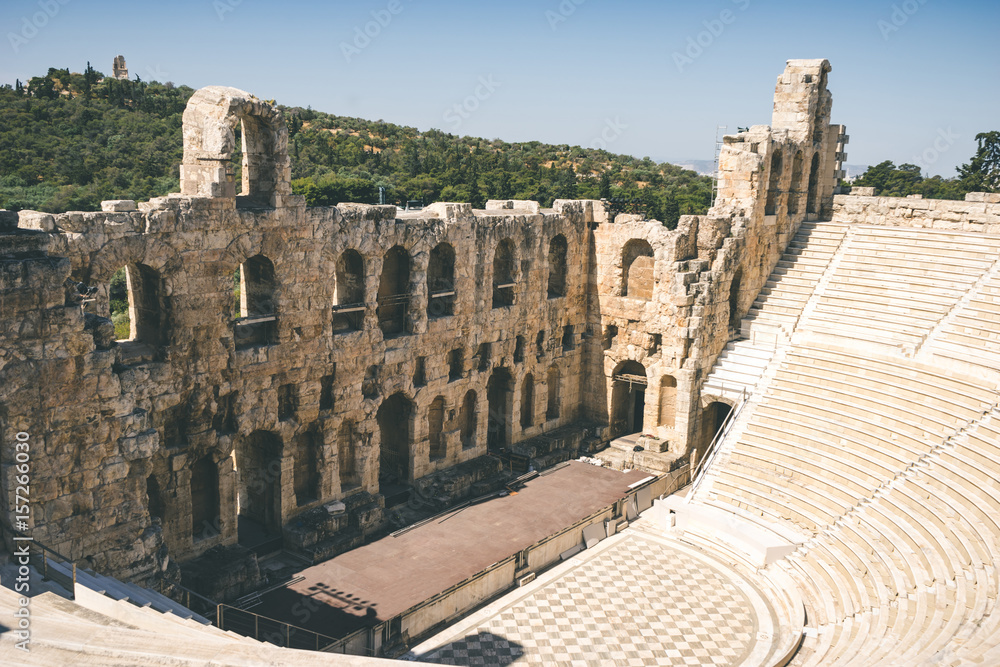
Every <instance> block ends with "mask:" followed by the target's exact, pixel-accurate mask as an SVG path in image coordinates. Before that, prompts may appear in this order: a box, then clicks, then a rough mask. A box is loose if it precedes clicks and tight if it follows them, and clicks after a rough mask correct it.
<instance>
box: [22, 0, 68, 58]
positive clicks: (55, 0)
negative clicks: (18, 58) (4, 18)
mask: <svg viewBox="0 0 1000 667" xmlns="http://www.w3.org/2000/svg"><path fill="white" fill-rule="evenodd" d="M69 2H70V0H38V7H39V9H40V10H41V11H37V12H35V13H34V14H32V15H31V16H30V17H29V16H22V17H21V29H20V30H19V31H18V32H8V33H7V39H8V41H10V48H12V49H14V53H17V52H18V51H20V50H21V47H22V46H24V45H26V44H27V43H28V42H29V41H31V40H32V39H34V38H35V37H36V36H37V35H38V31H39V30H41V29H42V28H44V27H45V26H47V25H48V24H49V21H51V20H52V19H53V18H55V16H56V14H58V13H59V10H60V9H62V8H63V7H64V6H66V5H68V4H69Z"/></svg>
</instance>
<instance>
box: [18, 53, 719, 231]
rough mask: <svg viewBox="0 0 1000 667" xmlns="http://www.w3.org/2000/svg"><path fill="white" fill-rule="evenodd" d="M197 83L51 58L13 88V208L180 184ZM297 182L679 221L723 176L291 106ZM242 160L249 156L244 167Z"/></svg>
mask: <svg viewBox="0 0 1000 667" xmlns="http://www.w3.org/2000/svg"><path fill="white" fill-rule="evenodd" d="M193 92H194V91H193V90H192V89H191V88H188V87H186V86H174V85H173V84H172V83H164V84H161V83H157V82H151V83H146V82H143V81H140V80H139V78H138V77H136V80H134V81H118V80H115V79H113V78H109V79H106V78H104V76H103V75H102V74H101V73H100V72H96V71H94V70H93V69H92V68H90V66H89V64H88V66H87V69H86V70H85V71H84V73H83V74H75V73H70V71H69V70H67V69H50V70H49V71H48V73H47V74H46V75H45V76H41V77H35V78H32V79H31V80H30V81H28V82H27V84H22V83H21V82H16V83H15V85H13V86H10V85H8V86H4V87H3V88H0V117H2V118H3V119H4V122H3V123H2V124H0V208H8V209H35V210H42V211H50V212H62V211H67V210H97V209H99V207H100V202H101V201H102V200H104V199H136V200H144V199H148V198H150V197H155V196H160V195H164V194H167V193H169V192H176V191H177V190H178V188H179V184H178V171H179V169H178V168H179V165H180V161H181V156H182V145H181V115H182V113H183V111H184V105H185V104H186V102H187V100H188V98H189V97H190V96H191V94H192V93H193ZM282 109H283V111H284V112H285V115H286V119H287V121H288V126H289V135H290V151H291V153H292V177H293V179H294V180H293V189H294V191H295V192H296V193H298V194H304V195H305V196H306V199H307V202H308V203H309V204H310V205H327V204H336V203H339V202H348V201H352V202H362V203H377V202H378V201H379V196H380V193H379V188H383V189H384V194H385V198H386V201H387V202H388V203H404V202H406V201H408V200H419V201H422V202H424V203H430V202H433V201H467V202H471V203H472V204H473V205H474V206H477V207H481V206H483V204H484V203H485V201H486V200H487V199H502V198H516V199H532V200H535V201H538V202H540V203H541V204H542V205H543V206H549V205H551V203H552V201H553V200H555V199H559V198H601V197H608V198H610V197H627V198H631V199H640V200H641V201H642V203H643V204H644V205H645V206H646V211H647V213H648V214H649V215H650V217H653V218H656V219H659V220H662V221H664V222H665V223H666V224H668V225H669V226H673V225H675V224H676V222H677V218H678V217H679V216H680V215H682V214H685V213H704V212H705V211H707V210H708V207H709V205H710V203H711V179H709V178H708V177H704V176H698V175H697V174H695V173H694V172H692V171H688V170H685V169H682V168H680V167H678V166H676V165H672V164H668V163H659V164H658V163H656V162H653V161H652V160H650V159H649V158H643V159H641V160H640V159H636V158H633V157H630V156H626V155H615V154H612V153H608V152H606V151H602V150H595V149H589V148H581V147H579V146H567V145H559V146H554V145H549V144H543V143H540V142H527V143H513V144H511V143H506V142H503V141H500V140H486V139H477V138H472V137H458V136H455V135H452V134H447V133H444V132H441V131H439V130H430V131H427V132H420V131H418V130H416V129H415V128H411V127H402V126H399V125H393V124H391V123H385V122H382V121H369V120H362V119H359V118H346V117H341V116H333V115H330V114H326V113H322V112H319V111H314V110H313V109H311V108H309V109H302V108H297V107H296V108H289V107H282ZM236 168H237V170H238V166H237V167H236Z"/></svg>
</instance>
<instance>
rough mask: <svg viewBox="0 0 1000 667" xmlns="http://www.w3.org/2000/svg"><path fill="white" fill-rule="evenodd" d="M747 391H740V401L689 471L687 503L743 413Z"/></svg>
mask: <svg viewBox="0 0 1000 667" xmlns="http://www.w3.org/2000/svg"><path fill="white" fill-rule="evenodd" d="M747 398H748V396H747V390H746V387H743V388H741V389H740V400H739V403H737V404H736V407H735V408H733V409H732V410H731V411H730V412H729V414H728V415H726V418H725V419H723V420H722V424H721V425H720V426H719V430H718V431H716V432H715V437H714V438H712V442H711V444H709V446H708V449H706V450H705V454H704V455H703V456H702V457H701V459H700V460H698V461H696V462H695V466H694V469H693V470H692V471H691V480H692V481H691V490H690V491H688V494H687V502H691V499H692V498H694V496H695V493H697V491H698V487H699V486H700V485H701V482H702V480H703V479H704V478H705V474H706V473H707V472H708V469H709V466H710V465H711V463H712V461H713V460H714V459H715V457H716V455H717V454H718V452H719V449H720V448H721V447H720V446H721V444H722V441H723V440H725V438H726V436H727V435H728V434H729V432H730V431H731V430H732V427H733V424H735V423H736V419H737V417H739V415H740V413H741V412H743V408H744V407H745V406H746V404H747Z"/></svg>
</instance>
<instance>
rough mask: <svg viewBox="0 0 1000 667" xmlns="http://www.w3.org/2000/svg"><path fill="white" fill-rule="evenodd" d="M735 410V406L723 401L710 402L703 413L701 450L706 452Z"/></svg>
mask: <svg viewBox="0 0 1000 667" xmlns="http://www.w3.org/2000/svg"><path fill="white" fill-rule="evenodd" d="M732 411H733V406H731V405H729V404H728V403H723V402H722V401H715V402H714V403H709V404H708V406H706V407H705V409H704V410H703V411H702V413H701V451H702V452H705V451H707V450H708V447H709V446H710V445H711V444H712V441H713V440H714V439H715V437H716V435H717V434H718V433H719V429H721V428H722V426H723V425H724V424H725V423H726V419H727V418H728V417H729V415H730V414H731V413H732Z"/></svg>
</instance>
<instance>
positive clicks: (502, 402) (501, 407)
mask: <svg viewBox="0 0 1000 667" xmlns="http://www.w3.org/2000/svg"><path fill="white" fill-rule="evenodd" d="M512 386H513V379H512V378H511V376H510V371H508V370H507V369H506V368H497V369H496V370H495V371H493V375H491V376H490V381H489V383H487V385H486V400H487V403H489V411H490V414H489V428H488V430H487V438H486V440H487V444H488V446H489V450H490V451H496V450H500V449H503V448H505V447H506V446H507V444H508V443H509V442H510V440H509V438H508V435H507V429H508V427H509V424H508V423H507V422H508V419H509V416H510V404H511V401H512V398H511V392H512V391H513V390H512Z"/></svg>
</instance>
